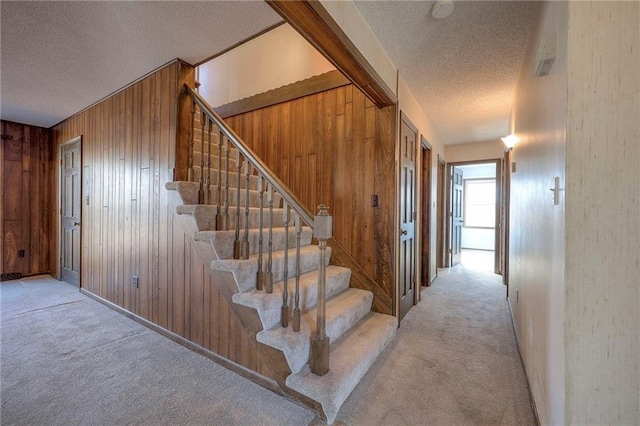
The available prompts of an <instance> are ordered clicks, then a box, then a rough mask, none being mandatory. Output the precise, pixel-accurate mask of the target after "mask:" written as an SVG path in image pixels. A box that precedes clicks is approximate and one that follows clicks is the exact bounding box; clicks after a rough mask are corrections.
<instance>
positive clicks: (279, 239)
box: [194, 226, 313, 259]
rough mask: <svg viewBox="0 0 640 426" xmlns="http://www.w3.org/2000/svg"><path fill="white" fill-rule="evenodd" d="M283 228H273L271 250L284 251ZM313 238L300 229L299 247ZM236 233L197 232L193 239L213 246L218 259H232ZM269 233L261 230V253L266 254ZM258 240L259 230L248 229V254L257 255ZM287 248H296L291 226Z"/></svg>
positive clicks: (306, 244) (311, 234)
mask: <svg viewBox="0 0 640 426" xmlns="http://www.w3.org/2000/svg"><path fill="white" fill-rule="evenodd" d="M284 235H285V230H284V228H274V229H273V237H272V241H273V250H283V249H284ZM312 236H313V231H312V230H311V228H309V227H307V226H305V227H303V228H302V232H301V233H300V246H301V247H304V246H308V245H309V244H311V238H312ZM235 237H236V232H235V230H229V231H198V232H196V234H195V237H194V239H195V240H196V241H208V242H210V243H211V245H212V246H213V249H214V250H215V252H216V254H217V256H218V259H233V243H234V241H235ZM268 237H269V231H268V229H263V230H262V252H263V253H267V252H268V251H269V244H268ZM243 238H244V230H242V232H240V239H243ZM259 238H260V230H259V229H256V228H254V229H249V250H250V252H249V254H256V253H258V246H259V241H258V240H259ZM288 240H289V248H291V247H295V246H296V232H295V229H294V227H293V226H290V227H289V238H288Z"/></svg>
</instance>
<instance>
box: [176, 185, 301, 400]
mask: <svg viewBox="0 0 640 426" xmlns="http://www.w3.org/2000/svg"><path fill="white" fill-rule="evenodd" d="M167 186H168V187H170V185H167ZM167 192H168V197H169V200H168V201H169V208H170V209H171V210H170V211H173V214H172V221H171V230H172V232H173V234H174V239H176V238H177V239H182V240H183V241H184V245H185V247H187V246H193V247H194V249H193V250H191V252H192V253H197V257H198V258H197V259H193V258H192V259H190V262H197V264H198V265H202V266H203V268H202V269H203V271H204V275H205V276H204V277H203V280H204V282H205V283H208V282H210V283H211V285H212V287H211V288H210V289H209V291H211V292H213V291H219V292H220V295H221V296H222V298H223V299H224V301H225V302H226V304H227V305H228V307H229V311H230V313H231V315H233V317H234V318H235V319H236V320H237V321H238V323H239V324H240V326H241V328H242V330H243V331H244V336H242V338H246V339H247V341H248V347H249V349H250V350H251V351H252V352H253V353H249V354H243V356H244V358H248V359H251V358H255V357H257V358H258V359H259V361H260V360H262V361H264V365H265V366H266V367H267V368H268V369H269V371H270V372H272V373H273V374H269V375H265V374H263V373H264V372H261V371H256V370H259V369H253V368H251V367H250V366H248V365H243V362H242V359H233V358H231V357H229V356H225V355H224V354H223V353H220V352H219V351H215V350H214V349H213V348H211V347H207V345H205V344H202V342H198V341H197V340H195V339H194V338H193V336H190V335H189V334H188V332H185V333H180V332H179V331H178V330H175V329H172V328H171V327H169V328H168V330H169V331H171V332H174V333H176V334H178V335H180V336H181V337H183V338H185V339H186V340H188V341H189V342H190V344H192V345H196V346H198V352H199V353H202V354H204V355H205V356H207V357H209V358H211V359H212V360H214V361H215V362H218V363H220V364H222V365H223V366H224V367H226V368H228V369H230V370H232V371H234V372H236V373H238V374H240V375H241V376H243V377H245V378H247V379H249V380H251V381H253V382H255V383H257V384H259V385H261V386H263V387H265V388H267V389H269V390H271V391H273V392H275V393H277V394H280V395H286V393H285V391H284V390H283V389H282V386H281V384H280V383H281V382H282V381H283V380H282V379H281V378H280V377H281V376H282V374H283V373H282V372H279V371H278V370H277V368H275V367H274V366H277V365H279V364H278V363H277V362H273V361H271V359H272V358H274V357H276V358H277V354H271V351H270V350H269V349H272V348H268V347H267V348H260V347H261V346H265V345H262V344H260V343H258V342H257V341H256V339H255V333H256V332H255V331H254V330H255V324H257V325H258V326H259V327H260V329H261V328H262V325H261V323H260V319H259V318H258V317H257V312H255V310H253V309H249V308H245V307H244V306H240V305H237V304H235V303H234V302H233V301H232V300H231V295H230V294H229V285H228V284H229V283H228V281H227V277H225V276H218V275H219V274H217V272H216V271H213V270H212V269H211V268H210V267H209V265H210V264H211V261H212V260H214V259H217V256H216V254H215V251H214V249H213V247H212V245H211V244H210V243H208V242H205V241H198V240H196V239H195V238H194V236H195V234H196V232H197V231H198V229H197V226H196V222H195V219H194V218H193V217H192V216H190V215H183V214H178V213H177V212H176V207H177V206H178V205H182V203H183V200H182V199H181V197H180V195H179V194H178V192H177V191H167ZM175 249H176V248H175V247H174V248H173V250H174V251H175ZM174 254H175V253H174ZM173 262H174V268H176V267H184V266H185V265H184V264H185V263H186V262H185V259H184V258H183V257H179V258H174V259H173ZM223 275H224V274H223ZM229 275H231V274H229ZM209 277H210V280H209V279H208V278H209ZM231 280H232V283H233V287H232V288H236V284H235V280H234V279H233V276H231ZM231 291H235V292H237V288H236V289H235V290H231ZM248 311H254V312H248ZM254 317H256V318H257V323H256V321H255V318H254ZM218 320H220V318H218ZM187 328H188V326H187ZM258 331H260V330H258ZM244 346H245V347H246V346H247V345H244ZM274 351H275V350H274ZM276 352H279V351H276ZM282 357H284V355H282ZM240 358H242V357H240ZM285 363H286V361H285ZM258 364H259V363H258ZM289 374H290V372H289V373H288V374H286V375H285V377H286V376H287V375H289ZM303 402H304V401H303ZM305 404H307V402H305Z"/></svg>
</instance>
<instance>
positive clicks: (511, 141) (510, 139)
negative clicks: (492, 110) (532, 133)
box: [500, 133, 518, 149]
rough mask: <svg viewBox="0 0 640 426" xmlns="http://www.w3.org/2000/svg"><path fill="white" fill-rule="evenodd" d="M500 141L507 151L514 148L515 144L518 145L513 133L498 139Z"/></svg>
mask: <svg viewBox="0 0 640 426" xmlns="http://www.w3.org/2000/svg"><path fill="white" fill-rule="evenodd" d="M500 139H502V142H504V144H505V145H506V147H507V148H508V149H511V148H513V147H514V146H516V143H518V137H517V136H516V135H514V134H513V133H511V134H510V135H509V136H505V137H504V138H500Z"/></svg>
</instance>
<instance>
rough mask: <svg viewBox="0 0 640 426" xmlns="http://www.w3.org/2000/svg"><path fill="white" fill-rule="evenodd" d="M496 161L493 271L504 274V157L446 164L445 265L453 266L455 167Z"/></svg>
mask: <svg viewBox="0 0 640 426" xmlns="http://www.w3.org/2000/svg"><path fill="white" fill-rule="evenodd" d="M488 163H495V165H496V206H495V212H496V221H495V228H494V229H495V232H494V233H495V235H494V246H495V249H494V260H493V272H494V273H495V274H500V275H501V274H502V273H503V271H502V264H503V248H502V238H503V237H502V236H503V231H502V228H503V217H502V213H503V200H502V196H503V190H502V185H503V181H502V170H503V159H502V158H489V159H487V160H472V161H456V162H452V163H447V164H446V172H447V179H446V180H447V191H446V199H447V209H446V211H445V214H444V218H443V219H444V222H445V223H444V224H445V228H446V233H445V267H447V268H449V267H451V221H450V220H449V219H450V217H449V215H450V213H451V182H452V178H453V175H452V173H451V171H452V169H453V167H456V166H468V165H472V164H488Z"/></svg>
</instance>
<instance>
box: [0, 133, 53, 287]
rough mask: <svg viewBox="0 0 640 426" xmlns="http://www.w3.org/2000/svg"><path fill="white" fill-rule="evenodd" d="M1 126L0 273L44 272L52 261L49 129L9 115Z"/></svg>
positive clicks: (27, 273) (30, 273)
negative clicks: (21, 122)
mask: <svg viewBox="0 0 640 426" xmlns="http://www.w3.org/2000/svg"><path fill="white" fill-rule="evenodd" d="M0 130H1V133H2V146H0V163H1V167H2V172H0V181H1V184H2V205H1V206H0V209H1V210H2V214H0V234H1V237H2V254H1V255H0V256H1V263H0V273H3V274H5V273H21V274H22V275H23V276H29V275H37V274H42V273H47V272H49V271H50V270H51V262H52V259H51V257H50V247H49V244H50V240H51V237H52V229H51V217H52V216H51V191H50V182H51V178H52V173H51V170H52V168H53V164H52V158H51V143H50V134H51V132H50V131H49V130H45V129H41V128H39V127H35V126H28V125H25V124H19V123H13V122H9V121H2V122H1V124H0ZM20 250H24V257H20V256H19V251H20Z"/></svg>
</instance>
